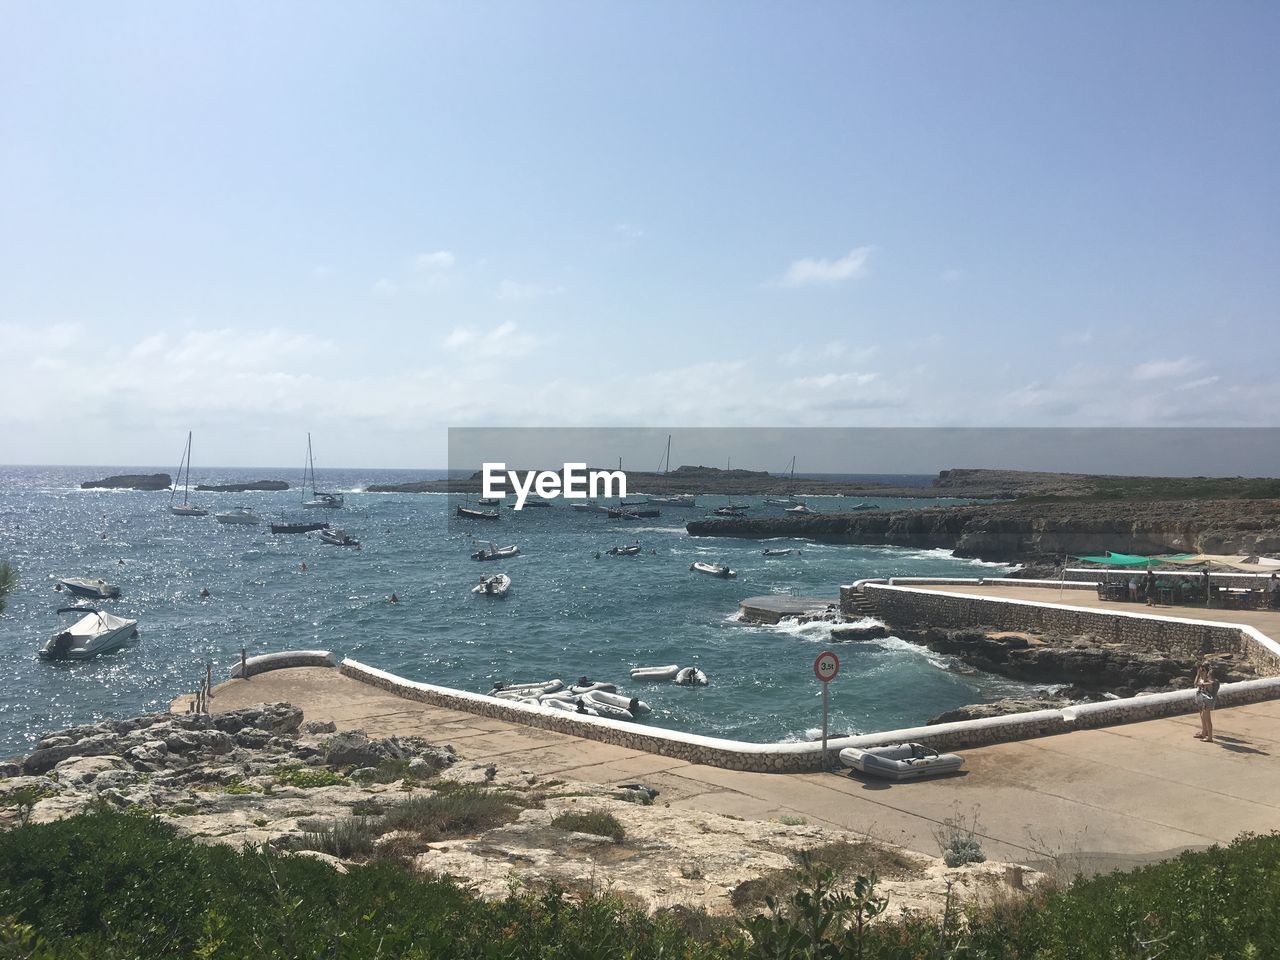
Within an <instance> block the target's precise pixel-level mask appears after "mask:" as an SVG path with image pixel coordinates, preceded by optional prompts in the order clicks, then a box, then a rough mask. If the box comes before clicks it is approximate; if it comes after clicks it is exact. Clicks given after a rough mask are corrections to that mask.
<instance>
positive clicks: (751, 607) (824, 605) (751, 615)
mask: <svg viewBox="0 0 1280 960" xmlns="http://www.w3.org/2000/svg"><path fill="white" fill-rule="evenodd" d="M738 609H739V610H740V611H741V612H742V617H743V619H744V620H751V621H753V622H755V623H778V622H779V621H781V620H783V619H785V618H787V617H821V616H823V615H827V614H830V613H832V612H834V611H837V610H839V609H840V598H839V597H792V596H789V595H787V594H780V593H771V594H767V595H765V596H763V597H747V599H745V600H741V601H739V602H738Z"/></svg>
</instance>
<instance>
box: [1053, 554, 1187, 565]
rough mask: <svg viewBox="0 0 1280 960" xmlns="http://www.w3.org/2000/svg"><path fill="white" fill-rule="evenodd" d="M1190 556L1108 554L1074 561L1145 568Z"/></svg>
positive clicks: (1079, 558)
mask: <svg viewBox="0 0 1280 960" xmlns="http://www.w3.org/2000/svg"><path fill="white" fill-rule="evenodd" d="M1191 556H1192V554H1189V553H1179V554H1175V555H1172V556H1168V555H1162V556H1158V557H1140V556H1138V555H1137V554H1133V553H1110V552H1108V553H1107V555H1106V556H1105V557H1076V559H1077V560H1079V561H1080V562H1081V563H1097V564H1102V565H1105V566H1108V567H1147V566H1155V565H1159V564H1161V563H1166V562H1169V561H1174V560H1186V559H1188V558H1189V557H1191Z"/></svg>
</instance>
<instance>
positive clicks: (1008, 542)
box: [686, 499, 1280, 565]
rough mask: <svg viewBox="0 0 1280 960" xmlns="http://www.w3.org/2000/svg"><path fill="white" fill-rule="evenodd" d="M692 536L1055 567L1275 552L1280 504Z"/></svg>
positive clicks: (866, 521)
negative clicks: (1110, 553)
mask: <svg viewBox="0 0 1280 960" xmlns="http://www.w3.org/2000/svg"><path fill="white" fill-rule="evenodd" d="M686 529H687V530H688V532H689V534H690V535H691V536H695V537H736V538H745V539H760V540H763V539H769V538H774V537H792V538H797V539H807V540H813V541H816V542H818V543H841V544H864V545H876V546H895V547H911V548H916V549H938V548H942V549H946V550H952V551H954V552H955V554H956V555H957V556H960V557H969V558H975V559H979V560H987V561H991V562H996V563H1046V564H1050V565H1052V564H1061V562H1062V559H1063V557H1064V556H1081V555H1089V554H1098V553H1105V552H1106V551H1107V550H1115V551H1120V552H1125V553H1138V554H1156V553H1172V552H1183V551H1185V552H1190V553H1225V554H1235V553H1241V554H1277V553H1280V500H1269V499H1268V500H1172V501H1119V502H1114V501H1088V500H1078V501H1072V500H1068V501H1058V502H1043V503H1019V502H1013V503H992V504H982V505H965V506H955V507H929V508H926V509H922V510H891V511H868V512H864V513H831V514H811V515H804V516H785V517H776V516H775V517H725V518H714V519H711V518H707V519H700V520H694V521H691V522H690V523H689V524H687V527H686Z"/></svg>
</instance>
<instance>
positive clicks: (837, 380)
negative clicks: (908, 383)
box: [791, 373, 880, 390]
mask: <svg viewBox="0 0 1280 960" xmlns="http://www.w3.org/2000/svg"><path fill="white" fill-rule="evenodd" d="M879 376H880V375H879V374H878V373H821V374H817V375H816V376H812V377H796V378H795V379H794V380H792V381H791V382H792V383H793V384H795V386H797V387H799V388H800V389H801V390H831V389H834V388H836V387H865V386H866V385H867V384H869V383H873V382H874V381H875V380H876V379H878V378H879Z"/></svg>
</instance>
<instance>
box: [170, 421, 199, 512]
mask: <svg viewBox="0 0 1280 960" xmlns="http://www.w3.org/2000/svg"><path fill="white" fill-rule="evenodd" d="M184 470H185V474H184ZM178 476H180V477H182V502H181V503H174V498H176V497H177V495H178V481H177V478H176V477H175V478H174V482H173V490H172V491H171V492H170V493H169V512H170V513H172V514H174V515H175V516H179V517H207V516H208V515H209V511H208V510H204V509H202V508H200V507H197V506H196V505H195V504H193V503H191V502H190V501H189V499H188V497H189V495H190V488H191V431H190V430H188V431H187V446H186V448H185V449H184V450H183V451H182V461H181V462H180V463H179V464H178Z"/></svg>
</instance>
